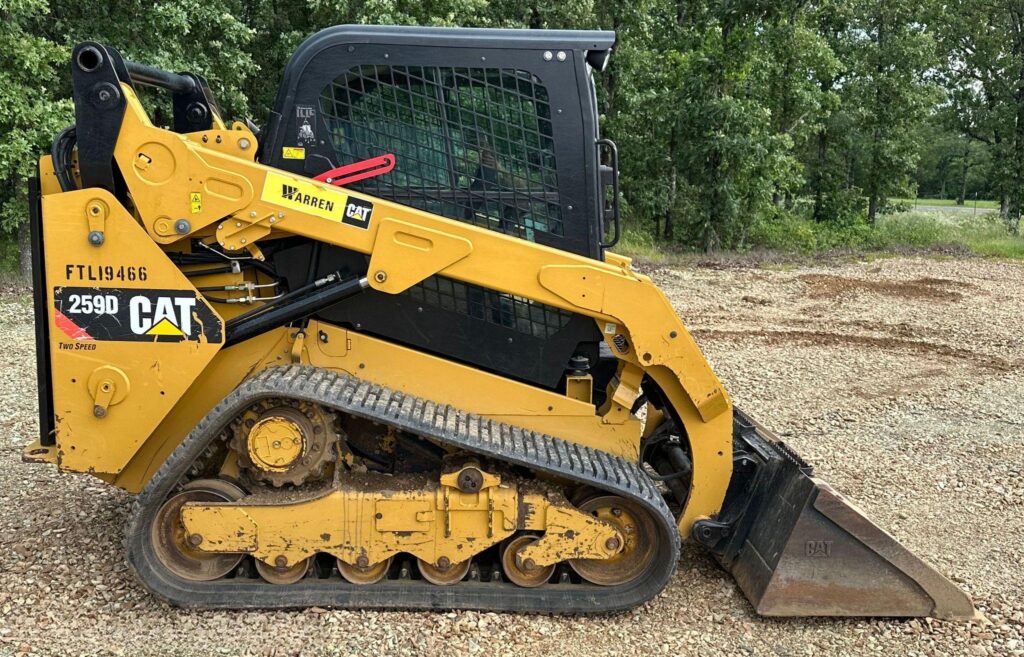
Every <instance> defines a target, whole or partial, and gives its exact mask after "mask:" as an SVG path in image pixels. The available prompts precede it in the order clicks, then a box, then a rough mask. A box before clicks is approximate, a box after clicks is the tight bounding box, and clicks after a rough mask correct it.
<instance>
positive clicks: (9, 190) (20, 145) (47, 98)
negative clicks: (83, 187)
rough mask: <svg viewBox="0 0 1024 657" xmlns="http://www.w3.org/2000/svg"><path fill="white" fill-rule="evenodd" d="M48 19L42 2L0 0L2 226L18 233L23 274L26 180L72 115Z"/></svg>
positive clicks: (64, 55) (25, 263)
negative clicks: (64, 97)
mask: <svg viewBox="0 0 1024 657" xmlns="http://www.w3.org/2000/svg"><path fill="white" fill-rule="evenodd" d="M51 18H52V17H51V16H50V15H49V11H48V8H47V4H46V2H44V1H43V0H3V1H2V2H0V134H2V135H3V138H2V139H0V172H2V173H0V175H2V177H3V183H2V186H0V228H2V230H3V231H4V232H5V233H8V234H10V233H11V232H12V231H18V233H19V235H18V238H19V242H20V246H21V249H20V251H21V255H22V260H21V267H22V272H23V273H26V268H27V266H28V265H29V262H28V259H27V257H28V252H29V251H28V246H27V245H28V230H27V228H26V226H27V224H26V223H25V219H26V217H27V216H28V196H27V188H26V180H27V179H28V177H29V176H31V175H33V173H34V172H35V171H36V166H37V165H36V162H37V161H38V158H39V154H40V152H41V151H42V150H44V148H45V145H47V144H48V143H49V142H50V140H51V139H52V138H53V136H54V134H55V133H56V132H57V131H58V130H59V129H60V128H61V127H63V126H64V125H65V124H67V122H68V121H69V119H70V117H71V113H72V106H71V102H70V101H68V100H59V99H60V98H61V93H60V90H59V89H58V86H59V84H58V75H57V67H58V65H59V64H60V63H62V62H64V61H66V60H67V52H66V51H65V50H64V49H63V48H61V47H60V46H58V45H57V44H55V43H54V42H53V41H51V40H49V39H48V38H46V37H45V36H42V35H43V33H44V26H45V25H46V24H47V23H48V22H49V21H50V20H51Z"/></svg>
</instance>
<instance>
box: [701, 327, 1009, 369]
mask: <svg viewBox="0 0 1024 657" xmlns="http://www.w3.org/2000/svg"><path fill="white" fill-rule="evenodd" d="M692 333H694V334H695V336H696V337H697V338H698V339H703V338H710V339H740V338H746V339H754V340H761V341H763V342H766V343H767V344H771V345H777V344H787V343H794V342H796V343H801V344H809V345H814V346H821V347H834V346H850V347H873V348H878V349H886V350H893V349H900V350H904V351H912V352H915V353H922V354H929V355H935V356H944V357H946V358H953V359H956V360H963V361H967V362H968V363H970V364H972V365H975V366H977V367H981V368H984V369H989V370H995V371H999V372H1008V371H1011V370H1014V369H1016V367H1017V366H1016V364H1014V363H1011V362H1010V361H1007V360H1005V359H1003V358H996V357H994V356H989V355H987V354H981V353H977V352H974V351H970V350H969V349H960V348H957V347H951V346H949V345H944V344H936V343H933V342H922V341H919V340H906V339H902V338H895V337H875V336H870V335H849V334H845V333H829V332H827V331H796V330H793V331H771V330H769V331H762V330H757V331H733V330H717V329H699V330H695V331H692Z"/></svg>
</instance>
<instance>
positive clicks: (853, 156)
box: [0, 0, 1024, 251]
mask: <svg viewBox="0 0 1024 657" xmlns="http://www.w3.org/2000/svg"><path fill="white" fill-rule="evenodd" d="M0 19H2V20H0V62H2V65H0V179H2V184H0V231H2V232H3V233H4V234H6V235H8V238H7V239H8V240H9V241H10V240H11V239H12V237H11V236H13V235H14V234H15V233H19V232H20V233H21V236H22V237H24V232H25V231H24V230H23V228H22V227H23V225H24V222H25V219H26V214H27V212H26V198H25V179H26V178H27V177H28V176H29V175H31V173H32V171H33V169H34V168H35V162H36V159H37V157H38V155H39V153H41V152H43V151H44V150H46V149H47V148H48V145H49V142H50V140H51V139H52V138H53V136H54V135H55V134H56V133H57V132H58V130H60V128H62V127H63V126H65V125H67V124H69V123H70V122H71V120H72V115H73V108H72V106H71V103H70V100H69V98H70V74H69V69H68V61H69V52H70V49H71V47H73V45H74V44H75V43H77V42H79V41H82V40H85V39H96V40H100V41H103V42H105V43H109V44H111V45H114V46H116V47H117V48H119V49H120V50H121V51H122V53H124V54H125V55H126V56H127V57H128V58H130V59H133V60H136V61H141V62H146V63H149V64H152V65H155V66H159V67H163V68H167V69H171V70H193V71H197V72H200V73H202V74H203V75H205V76H206V77H207V78H208V79H209V80H210V82H211V85H212V86H213V88H214V90H215V93H217V95H218V98H219V101H220V103H221V105H222V106H223V107H224V109H225V110H226V115H227V116H229V117H234V118H244V117H251V118H252V119H253V120H254V121H256V122H257V124H260V123H262V122H263V121H264V120H265V117H266V114H267V111H268V108H269V107H270V105H271V103H272V101H273V96H274V94H275V92H276V89H277V84H278V81H279V77H280V74H281V71H282V70H283V68H284V65H285V63H286V61H287V59H288V56H289V55H290V53H291V52H292V51H293V50H294V49H295V47H296V46H297V45H298V44H299V42H300V41H301V40H302V39H303V38H305V37H306V36H307V35H309V34H311V33H313V32H314V31H316V30H318V29H320V28H323V27H326V26H329V25H336V24H341V23H381V24H419V25H462V26H481V27H529V28H603V29H613V30H615V31H616V32H617V33H618V37H619V41H618V46H617V50H616V52H615V55H614V56H613V58H612V64H611V66H610V68H609V70H608V71H606V72H605V73H603V74H600V75H599V77H598V89H599V96H600V106H601V122H602V131H603V133H604V134H606V135H607V136H610V137H612V138H613V139H615V140H616V141H617V142H618V144H619V147H620V150H621V151H622V152H623V157H622V176H623V186H622V188H623V201H624V207H625V216H626V225H627V229H628V230H627V234H628V236H629V239H630V240H631V241H632V242H633V243H635V244H641V245H649V246H662V245H666V244H671V245H676V246H677V247H680V248H689V249H694V250H704V251H713V250H718V249H737V248H738V249H743V248H749V247H751V246H755V245H758V244H768V245H773V244H776V243H785V242H786V241H787V240H788V241H793V240H797V241H798V242H799V240H801V239H804V238H805V237H806V235H804V234H805V233H808V231H809V233H808V234H811V235H812V236H815V235H818V236H819V237H815V239H817V240H818V241H821V238H820V232H818V231H819V229H818V227H821V226H824V227H827V228H828V230H829V231H830V232H829V233H828V235H831V236H835V237H834V239H835V240H837V241H839V242H843V241H844V240H845V241H847V242H849V241H850V240H853V239H859V240H867V241H870V240H871V239H872V237H871V235H872V234H873V232H872V231H876V230H878V224H879V217H880V216H881V215H883V214H884V213H886V212H887V211H889V210H891V209H892V206H893V201H892V199H894V198H902V197H913V196H917V195H920V196H928V197H934V198H947V199H956V200H958V201H959V202H961V203H962V202H963V201H964V200H965V199H975V198H978V197H980V198H983V199H994V200H995V202H996V207H998V208H999V210H1000V217H1001V222H1000V226H1001V227H1002V228H1001V229H1002V230H1005V231H1009V232H1010V233H1016V231H1017V230H1018V225H1019V220H1020V215H1021V211H1022V208H1024V5H1022V4H1021V3H1020V2H1019V0H954V1H948V2H943V1H939V0H919V1H915V2H911V1H909V0H907V1H895V2H894V1H888V0H773V1H761V0H721V1H717V2H716V1H700V0H697V1H685V0H676V1H668V0H630V1H623V0H605V1H604V2H594V1H592V0H568V1H566V2H523V1H517V0H416V1H412V0H353V1H345V0H276V1H275V0H255V1H249V2H243V1H241V0H179V1H177V2H167V1H160V0H158V1H156V2H152V1H150V2H140V1H138V0H127V1H117V2H115V1H111V0H107V1H103V0H94V1H91V2H80V1H78V0H76V1H75V2H70V1H65V0H53V1H51V2H46V1H44V0H0ZM829 239H830V240H831V239H833V238H832V237H830V238H829ZM826 241H827V240H826Z"/></svg>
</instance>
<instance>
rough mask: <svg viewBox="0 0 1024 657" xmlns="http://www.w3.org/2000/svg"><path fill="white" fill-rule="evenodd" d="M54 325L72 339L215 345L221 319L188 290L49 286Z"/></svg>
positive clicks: (218, 337)
mask: <svg viewBox="0 0 1024 657" xmlns="http://www.w3.org/2000/svg"><path fill="white" fill-rule="evenodd" d="M53 298H54V319H55V323H56V326H57V329H58V330H59V331H61V332H62V333H64V335H66V336H67V337H68V338H70V339H72V340H75V341H89V340H100V341H103V340H115V341H122V342H125V341H127V342H181V341H184V340H190V341H199V340H205V341H207V342H214V343H219V342H222V341H223V336H222V327H221V320H220V318H218V317H217V315H216V314H215V313H214V312H213V310H212V309H211V308H210V306H209V305H207V303H206V301H205V300H204V299H202V298H201V297H199V295H197V293H196V292H190V291H188V290H139V289H125V288H103V287H58V288H54V291H53Z"/></svg>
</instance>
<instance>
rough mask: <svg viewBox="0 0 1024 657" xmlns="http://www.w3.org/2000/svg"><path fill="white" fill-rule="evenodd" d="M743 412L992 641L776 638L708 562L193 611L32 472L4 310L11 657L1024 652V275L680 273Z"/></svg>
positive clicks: (906, 624) (28, 420) (943, 636)
mask: <svg viewBox="0 0 1024 657" xmlns="http://www.w3.org/2000/svg"><path fill="white" fill-rule="evenodd" d="M654 277H655V278H656V280H657V281H658V282H659V283H660V284H661V285H662V286H663V288H664V289H665V290H666V291H667V292H668V294H669V295H670V296H671V298H672V300H673V302H674V303H675V304H676V306H677V308H678V309H679V311H680V313H681V315H682V316H683V317H684V318H685V319H686V320H687V322H688V324H689V326H690V327H691V329H692V330H693V332H694V334H695V335H696V337H697V339H698V341H699V342H700V343H701V345H702V346H703V347H704V349H705V350H706V352H707V354H708V356H709V358H710V359H711V361H712V362H713V365H714V366H715V368H716V370H717V371H718V372H719V373H720V375H721V376H722V378H723V379H724V381H725V383H726V386H727V387H728V388H729V390H730V391H731V393H732V395H733V396H734V398H735V400H736V401H737V403H738V404H739V405H740V406H742V407H743V408H745V409H746V410H747V411H748V412H750V413H752V414H753V415H754V416H755V417H757V418H758V419H759V420H760V421H761V422H762V423H764V424H765V425H767V426H769V427H773V428H775V429H776V430H778V431H779V432H780V433H783V435H785V436H786V439H787V441H788V442H790V444H792V445H793V446H794V447H795V448H797V449H798V450H799V451H800V452H801V454H802V455H803V456H804V457H806V458H807V460H809V461H811V462H812V463H814V464H815V466H816V467H817V470H818V473H819V474H820V475H821V476H822V477H823V478H825V479H826V480H828V481H830V483H832V484H833V485H834V486H835V487H836V488H837V489H838V490H840V491H841V492H843V493H845V494H846V495H847V496H848V497H850V498H852V499H853V500H855V501H856V502H857V503H858V505H859V506H861V508H863V509H864V510H865V511H866V512H867V513H868V515H869V516H871V517H872V518H873V519H875V520H876V521H877V522H878V523H879V524H881V525H882V526H883V527H886V528H888V529H889V530H890V531H891V532H892V533H894V534H895V535H896V536H897V537H898V538H899V539H901V540H903V541H904V542H905V544H906V545H907V546H908V547H909V548H910V549H912V550H913V551H915V552H916V553H918V554H919V555H921V556H923V557H924V558H925V559H927V560H928V561H929V562H931V563H932V564H935V565H936V566H937V567H938V568H939V569H940V570H941V571H942V572H944V573H945V574H947V575H948V576H949V577H951V578H952V579H954V580H955V581H957V582H959V583H960V585H961V586H963V587H964V588H965V589H966V590H968V591H969V592H970V593H971V595H972V596H973V597H974V599H975V601H976V603H977V605H978V607H979V608H980V609H981V610H982V611H983V613H984V614H985V615H986V616H987V618H988V620H989V621H990V623H945V622H940V621H933V620H930V619H924V620H912V621H889V620H831V619H828V620H803V619H790V620H772V619H765V618H759V617H757V616H755V615H754V614H753V612H752V610H751V608H750V606H749V604H748V603H747V602H746V600H745V599H744V598H743V597H742V595H741V594H740V593H739V592H738V590H737V589H736V587H735V585H734V584H733V583H732V581H731V580H730V579H729V578H728V577H727V576H726V575H724V574H723V573H721V572H720V571H718V570H717V569H716V568H715V566H714V564H713V563H712V562H711V561H710V559H709V558H707V557H706V556H705V555H703V554H701V553H699V552H697V551H695V550H687V551H685V553H684V555H683V559H682V562H681V563H680V567H679V571H678V574H677V575H676V576H675V579H674V581H673V582H672V583H671V585H670V586H669V587H668V588H667V589H666V590H665V591H664V592H663V593H662V594H661V595H659V596H658V597H657V598H656V599H655V600H653V601H652V602H650V603H648V604H647V605H645V606H643V607H642V608H639V609H636V610H634V611H632V612H630V613H626V614H621V615H615V616H605V617H598V618H585V619H581V618H560V617H546V616H514V615H499V614H481V613H472V612H466V613H403V612H347V611H324V610H321V609H311V610H306V611H296V612H269V613H259V612H238V613H226V612H189V611H181V610H177V609H171V608H168V607H166V606H164V605H162V604H160V603H158V602H156V601H155V600H154V599H152V598H150V597H149V596H148V595H147V594H146V593H145V591H144V590H143V589H142V588H141V587H140V586H139V585H138V584H136V583H135V582H134V580H133V579H132V576H131V574H130V573H129V571H128V570H127V566H126V565H125V562H124V559H123V553H122V544H121V540H122V531H123V526H124V522H125V518H126V514H127V511H128V505H129V502H130V498H129V496H128V495H126V494H124V493H121V492H119V491H117V490H115V489H112V488H110V487H108V486H105V485H104V484H102V483H100V482H99V481H97V480H95V479H91V478H89V477H87V476H84V475H58V474H57V473H55V472H54V471H53V469H51V468H49V467H46V466H28V465H23V464H22V463H20V461H19V450H20V445H21V444H22V443H25V442H28V441H29V440H30V439H31V437H32V435H33V433H34V431H35V418H34V414H35V397H34V369H33V368H34V364H33V346H32V342H33V338H32V331H31V314H30V309H29V305H28V303H27V301H26V300H25V299H24V298H23V297H19V296H17V295H12V294H6V295H3V296H0V314H2V316H3V317H4V320H3V322H2V326H0V339H2V341H3V343H4V344H5V345H6V348H5V349H4V350H3V351H2V352H0V363H2V367H3V371H4V372H5V376H4V377H3V378H2V379H0V401H2V405H3V408H4V409H5V413H4V415H3V417H2V418H0V422H2V425H0V426H2V428H3V433H2V434H0V509H2V511H0V654H40V655H41V654H53V655H72V654H74V655H78V654H90V655H91V654H97V655H108V654H113V655H132V656H137V655H171V654H173V655H209V654H230V655H319V654H329V655H335V654H336V655H354V654H374V655H392V654H396V655H420V654H423V655H441V654H458V655H488V656H491V655H493V656H501V655H527V654H529V655H535V656H537V657H540V656H542V655H560V656H570V657H572V656H577V655H579V656H583V655H598V654H601V655H604V654H608V655H636V654H650V655H660V654H665V655H691V654H692V655H718V654H722V655H764V656H777V657H785V656H790V655H791V656H797V655H816V654H826V655H874V654H891V655H1024V599H1022V596H1021V590H1024V514H1022V510H1024V509H1022V498H1024V457H1022V456H1021V453H1022V450H1021V447H1022V445H1021V443H1022V442H1024V440H1022V437H1024V385H1022V383H1024V380H1022V376H1021V371H1022V365H1024V336H1022V333H1021V328H1022V322H1021V314H1022V312H1024V268H1021V267H1019V266H1016V265H1011V264H1002V263H996V262H989V261H983V260H934V259H911V258H899V259H889V260H880V261H875V262H860V263H853V264H842V265H830V266H820V267H814V268H800V269H789V270H786V269H750V268H742V267H729V268H725V269H713V268H706V267H705V268H693V269H685V270H684V269H680V270H673V269H660V270H658V271H655V272H654Z"/></svg>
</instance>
